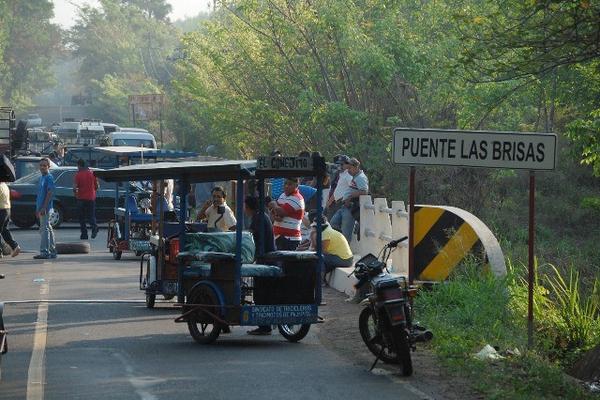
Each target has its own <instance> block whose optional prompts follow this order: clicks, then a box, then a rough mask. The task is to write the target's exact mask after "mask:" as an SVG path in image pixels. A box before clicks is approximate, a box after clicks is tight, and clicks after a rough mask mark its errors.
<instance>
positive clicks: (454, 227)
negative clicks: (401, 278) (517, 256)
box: [414, 205, 506, 281]
mask: <svg viewBox="0 0 600 400" xmlns="http://www.w3.org/2000/svg"><path fill="white" fill-rule="evenodd" d="M414 246H415V252H414V255H415V259H414V274H415V275H414V276H416V277H417V280H421V281H443V280H445V279H446V278H448V275H450V272H451V271H452V270H453V269H454V268H455V267H456V266H457V265H459V264H460V263H461V261H463V260H464V259H465V257H468V256H474V257H476V258H477V259H478V260H480V262H481V264H482V265H487V266H489V267H490V268H491V270H492V271H493V272H494V273H495V274H496V275H505V274H506V264H505V263H504V255H503V254H502V250H501V249H500V244H499V243H498V240H497V239H496V237H495V236H494V234H493V233H492V232H491V231H490V229H489V228H488V227H487V226H486V225H485V224H484V223H483V222H481V220H480V219H478V218H477V217H475V216H474V215H473V214H471V213H469V212H467V211H465V210H462V209H460V208H456V207H448V206H429V205H416V206H415V233H414Z"/></svg>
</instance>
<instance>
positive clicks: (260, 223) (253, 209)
mask: <svg viewBox="0 0 600 400" xmlns="http://www.w3.org/2000/svg"><path fill="white" fill-rule="evenodd" d="M244 206H245V207H244V213H245V214H246V216H248V217H249V218H250V219H251V223H250V231H251V232H252V236H254V243H255V245H256V254H264V253H269V252H271V251H275V239H274V237H273V225H272V224H271V220H270V219H269V216H268V215H267V214H266V213H264V212H262V213H261V212H259V211H258V199H257V198H256V197H252V196H248V197H246V199H244ZM261 227H262V238H263V240H264V242H261V234H260V232H261ZM263 243H264V244H263ZM261 249H262V252H261Z"/></svg>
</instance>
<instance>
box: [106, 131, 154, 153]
mask: <svg viewBox="0 0 600 400" xmlns="http://www.w3.org/2000/svg"><path fill="white" fill-rule="evenodd" d="M99 142H100V144H101V145H103V146H135V147H140V146H143V147H147V148H150V149H156V139H155V138H154V135H153V134H151V133H150V132H148V131H147V130H145V129H140V128H121V129H120V130H119V131H117V132H112V133H109V134H108V135H104V136H103V137H102V139H100V140H99Z"/></svg>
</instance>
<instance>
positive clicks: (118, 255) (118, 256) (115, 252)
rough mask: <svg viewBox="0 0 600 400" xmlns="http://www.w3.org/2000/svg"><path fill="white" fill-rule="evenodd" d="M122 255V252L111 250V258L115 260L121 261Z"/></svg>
mask: <svg viewBox="0 0 600 400" xmlns="http://www.w3.org/2000/svg"><path fill="white" fill-rule="evenodd" d="M122 254H123V252H122V251H119V250H113V258H114V259H115V260H120V259H121V255H122Z"/></svg>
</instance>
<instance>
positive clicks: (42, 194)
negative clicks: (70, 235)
mask: <svg viewBox="0 0 600 400" xmlns="http://www.w3.org/2000/svg"><path fill="white" fill-rule="evenodd" d="M49 170H50V161H48V159H47V158H45V157H44V158H42V159H41V160H40V172H41V173H42V176H41V177H40V181H39V183H38V192H37V197H36V200H35V216H36V217H38V219H39V221H40V236H41V241H40V254H38V255H35V256H33V258H35V259H37V260H39V259H48V258H56V246H55V245H54V231H53V230H52V226H51V225H50V221H49V219H48V214H49V213H50V211H51V210H52V206H53V204H52V199H53V197H54V190H55V185H54V178H53V177H52V174H50V173H49V172H48V171H49Z"/></svg>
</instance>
